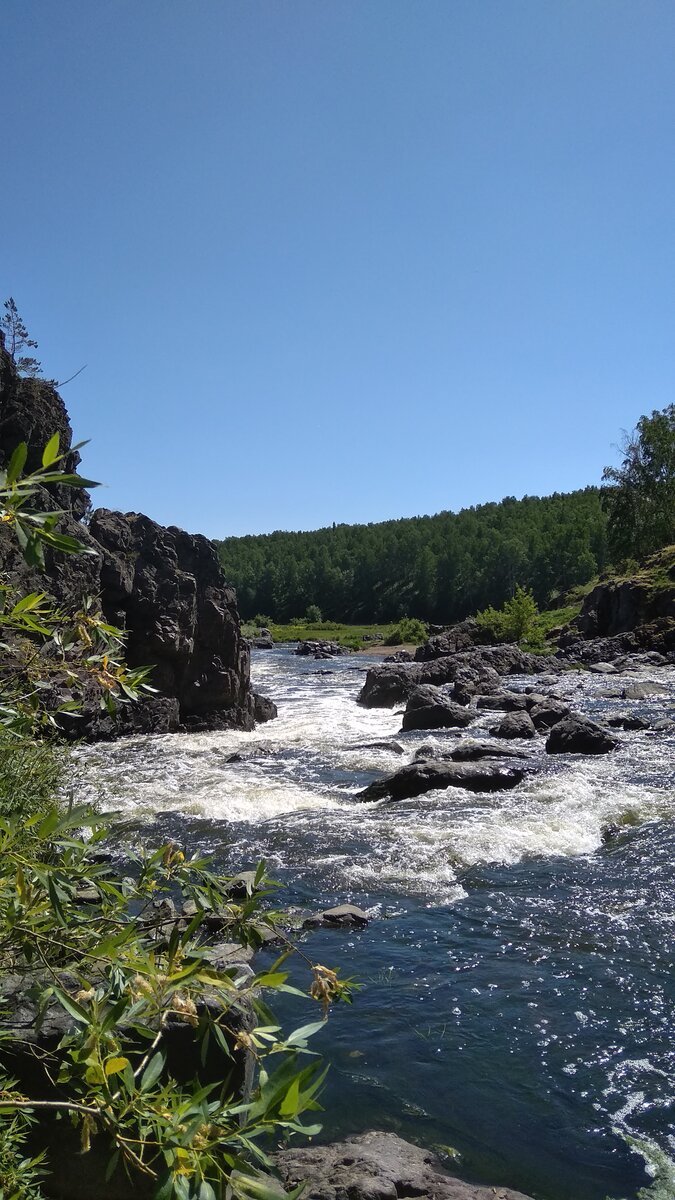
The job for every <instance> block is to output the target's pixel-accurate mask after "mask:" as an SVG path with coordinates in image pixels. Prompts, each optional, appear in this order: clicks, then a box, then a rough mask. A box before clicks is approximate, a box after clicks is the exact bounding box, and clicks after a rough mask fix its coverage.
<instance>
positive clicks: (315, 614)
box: [305, 604, 323, 625]
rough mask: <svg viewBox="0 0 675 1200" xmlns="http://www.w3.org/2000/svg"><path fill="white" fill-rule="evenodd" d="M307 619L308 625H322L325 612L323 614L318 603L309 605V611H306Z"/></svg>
mask: <svg viewBox="0 0 675 1200" xmlns="http://www.w3.org/2000/svg"><path fill="white" fill-rule="evenodd" d="M305 620H306V621H307V624H308V625H320V624H321V622H322V620H323V614H322V612H321V609H320V608H319V606H318V604H310V605H308V608H307V612H306V613H305Z"/></svg>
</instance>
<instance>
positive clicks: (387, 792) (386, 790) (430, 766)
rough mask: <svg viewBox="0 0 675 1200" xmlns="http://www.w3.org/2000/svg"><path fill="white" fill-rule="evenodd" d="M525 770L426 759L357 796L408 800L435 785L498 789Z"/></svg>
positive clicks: (516, 779) (513, 783)
mask: <svg viewBox="0 0 675 1200" xmlns="http://www.w3.org/2000/svg"><path fill="white" fill-rule="evenodd" d="M524 774H525V772H524V771H523V770H521V769H520V768H517V767H499V766H495V765H493V764H489V765H488V764H486V763H457V762H443V761H440V762H439V761H437V760H430V759H423V760H421V761H419V762H413V763H409V764H408V766H406V767H403V768H402V769H401V770H400V771H397V772H396V773H395V774H394V775H389V776H387V777H386V778H385V779H378V780H377V781H376V782H375V783H371V784H370V785H369V786H368V787H367V788H364V789H363V791H361V792H357V793H356V799H357V800H361V801H371V800H385V799H388V800H408V799H410V798H411V797H413V796H421V795H422V794H423V793H424V792H430V791H433V790H435V789H442V788H449V787H458V788H465V789H466V790H467V791H470V792H497V791H504V790H505V789H508V788H514V787H516V785H517V784H519V783H520V782H521V780H522V779H523V777H524Z"/></svg>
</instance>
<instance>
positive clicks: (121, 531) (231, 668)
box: [0, 342, 275, 737]
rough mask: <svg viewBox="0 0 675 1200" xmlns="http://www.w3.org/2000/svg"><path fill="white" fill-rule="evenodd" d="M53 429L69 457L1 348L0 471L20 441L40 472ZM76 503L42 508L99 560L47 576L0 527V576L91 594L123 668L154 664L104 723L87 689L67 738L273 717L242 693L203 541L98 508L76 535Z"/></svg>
mask: <svg viewBox="0 0 675 1200" xmlns="http://www.w3.org/2000/svg"><path fill="white" fill-rule="evenodd" d="M56 432H58V433H59V435H60V439H61V442H60V444H61V449H62V450H64V449H65V450H69V449H70V447H71V445H72V431H71V428H70V422H69V420H68V414H67V411H66V408H65V405H64V403H63V401H62V399H61V397H60V396H59V395H58V393H57V392H56V391H55V389H54V388H53V387H52V386H51V385H50V384H48V383H44V382H41V381H39V380H33V379H19V378H18V377H17V375H16V371H15V369H14V364H13V362H12V359H11V358H10V356H9V355H8V354H7V353H6V351H5V350H4V346H3V345H2V343H1V342H0V464H5V463H6V462H7V461H8V459H9V457H10V456H11V454H12V451H13V450H14V448H15V446H16V445H17V444H18V443H19V442H21V441H25V442H26V443H27V445H28V449H29V454H28V462H27V466H26V470H28V471H30V470H34V469H36V468H38V467H39V465H40V462H41V455H42V450H43V449H44V446H45V445H46V443H47V441H48V440H49V438H50V437H51V436H52V435H53V434H54V433H56ZM79 459H80V456H79V454H78V453H77V452H74V453H73V454H71V455H69V456H68V458H67V459H66V460H65V466H66V469H67V470H69V471H73V470H76V468H77V466H78V463H79ZM86 500H87V497H86V495H82V493H80V492H78V491H75V490H73V489H69V488H59V487H55V488H53V489H50V496H49V497H47V498H46V502H45V505H44V507H45V508H47V507H49V508H59V509H64V510H66V511H65V514H64V517H63V522H62V528H63V530H64V531H65V532H67V533H70V534H72V535H73V536H75V537H78V538H79V539H80V540H81V541H83V542H85V543H86V544H88V545H89V546H91V547H92V549H94V550H96V552H97V553H96V556H95V557H94V556H77V557H75V556H66V555H58V556H57V555H52V556H49V555H47V578H46V579H45V577H44V575H38V574H37V573H36V572H35V571H34V570H33V569H30V568H28V567H26V565H25V563H24V562H23V559H22V558H21V555H20V554H19V552H18V549H17V546H16V544H15V541H14V538H13V536H12V534H11V531H10V530H9V529H7V528H0V571H2V572H3V573H5V574H7V575H9V577H10V578H11V580H12V581H13V582H14V583H15V584H16V586H17V587H18V588H21V589H22V590H31V589H36V590H41V591H48V592H49V593H50V594H51V595H53V597H54V598H55V600H56V601H57V602H58V603H61V604H66V605H69V606H73V605H79V604H80V602H81V601H82V599H83V597H85V596H98V597H99V598H100V602H101V607H102V610H103V612H104V614H105V617H106V619H107V620H108V621H110V622H111V623H113V624H116V625H119V626H120V627H122V628H124V629H126V630H127V631H128V645H127V661H128V663H129V665H130V666H132V667H137V666H146V665H150V664H151V665H153V668H154V670H153V676H152V680H151V682H152V683H153V685H154V686H155V687H156V688H157V689H158V692H159V696H158V698H157V699H153V700H145V701H143V702H142V703H141V704H140V705H139V706H133V708H124V709H123V710H121V712H120V714H119V715H118V716H117V717H116V718H111V717H110V716H109V715H107V714H104V713H102V712H101V710H100V708H99V705H98V696H96V695H95V694H93V692H92V689H91V688H90V687H85V688H84V690H83V695H82V699H83V701H84V708H83V713H82V715H81V716H80V717H79V718H74V719H72V718H71V723H72V727H73V728H72V732H73V735H74V736H83V735H84V736H89V737H109V736H115V735H116V734H118V733H123V732H131V731H134V730H136V729H138V730H143V731H157V732H164V731H169V730H172V729H177V728H178V727H179V726H183V727H186V726H187V727H188V728H190V727H192V728H227V727H236V728H240V729H250V728H252V727H253V724H254V721H255V719H259V720H260V719H265V718H266V717H268V716H273V715H275V714H274V712H273V711H272V709H273V706H270V705H269V702H264V701H260V700H259V699H258V698H256V697H255V696H254V695H253V693H252V692H251V687H250V677H249V665H250V664H249V650H248V646H247V644H246V642H245V641H244V639H243V638H242V637H241V632H240V627H239V614H238V612H237V603H236V596H235V593H234V591H233V589H232V588H230V587H228V585H227V583H226V580H225V578H224V576H223V573H222V569H221V567H220V564H219V561H218V556H217V554H216V550H215V547H214V546H213V545H212V543H211V542H209V541H208V539H207V538H205V537H202V536H201V535H199V534H196V535H195V534H189V533H185V532H184V531H183V530H181V529H177V528H175V527H171V528H168V529H166V528H164V527H163V526H161V525H157V524H156V522H154V521H151V520H150V518H149V517H145V516H143V515H141V514H138V513H126V514H124V513H116V512H110V511H109V510H108V509H99V510H97V511H96V512H95V513H94V514H93V516H92V518H91V521H90V523H89V526H88V527H86V526H85V525H83V524H81V522H80V520H79V518H81V516H82V515H83V514H84V512H85V510H86Z"/></svg>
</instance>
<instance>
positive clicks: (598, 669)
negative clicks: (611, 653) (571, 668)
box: [588, 662, 619, 675]
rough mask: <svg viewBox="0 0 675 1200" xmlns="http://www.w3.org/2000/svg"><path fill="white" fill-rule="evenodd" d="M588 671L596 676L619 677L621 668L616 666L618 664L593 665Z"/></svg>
mask: <svg viewBox="0 0 675 1200" xmlns="http://www.w3.org/2000/svg"><path fill="white" fill-rule="evenodd" d="M588 670H589V671H592V672H593V674H594V675H618V674H619V668H618V667H617V666H616V664H615V663H608V662H598V663H591V664H590V666H589V668H588Z"/></svg>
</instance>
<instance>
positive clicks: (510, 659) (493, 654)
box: [358, 645, 553, 708]
mask: <svg viewBox="0 0 675 1200" xmlns="http://www.w3.org/2000/svg"><path fill="white" fill-rule="evenodd" d="M552 665H553V664H552V663H551V660H550V659H546V660H545V663H544V660H543V659H542V658H541V657H538V656H537V655H536V654H527V653H526V652H525V651H524V650H521V649H520V648H519V647H518V646H510V645H505V646H474V647H473V648H472V649H470V650H464V651H459V652H458V653H456V654H448V655H445V656H442V657H440V658H434V659H432V660H431V661H423V662H419V661H416V662H413V663H380V664H379V665H378V666H376V667H371V668H370V670H369V671H368V674H367V675H366V680H365V683H364V685H363V687H362V689H361V692H360V693H359V697H358V700H359V704H364V705H366V706H367V707H369V708H377V707H382V708H386V707H390V706H391V705H393V704H397V703H398V702H399V701H401V700H407V698H408V697H409V696H410V695H411V694H412V692H413V691H414V690H415V688H416V687H420V686H422V685H423V684H433V685H434V686H436V687H440V686H442V685H443V684H446V683H455V682H456V681H459V682H461V684H462V685H463V687H464V688H465V689H466V690H468V689H471V691H472V692H473V693H476V692H482V693H484V694H488V693H490V692H493V691H495V690H496V688H497V686H498V684H499V677H500V676H502V675H515V674H520V675H532V674H538V673H540V672H543V671H544V670H546V671H547V672H548V673H550V671H551V667H552Z"/></svg>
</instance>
